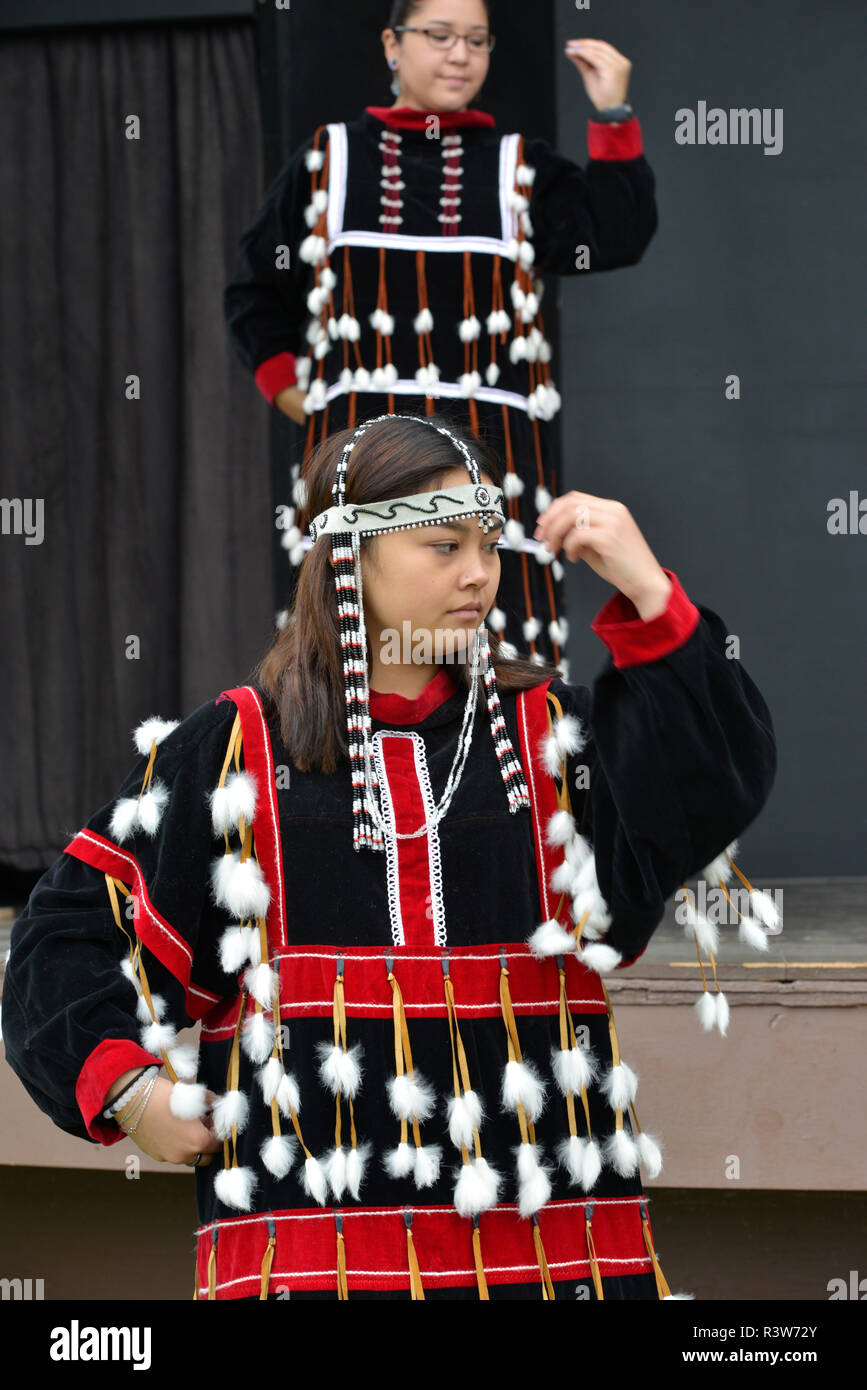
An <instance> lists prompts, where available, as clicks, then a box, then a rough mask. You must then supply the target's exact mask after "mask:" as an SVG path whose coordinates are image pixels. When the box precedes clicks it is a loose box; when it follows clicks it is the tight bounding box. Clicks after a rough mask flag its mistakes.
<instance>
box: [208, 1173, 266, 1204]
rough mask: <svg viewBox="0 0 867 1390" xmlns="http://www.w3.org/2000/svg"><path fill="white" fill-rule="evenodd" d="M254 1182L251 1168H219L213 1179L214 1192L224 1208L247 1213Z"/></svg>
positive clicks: (251, 1199) (251, 1200) (254, 1175)
mask: <svg viewBox="0 0 867 1390" xmlns="http://www.w3.org/2000/svg"><path fill="white" fill-rule="evenodd" d="M256 1181H257V1179H256V1174H255V1173H254V1171H253V1169H252V1168H221V1169H220V1171H219V1173H218V1174H217V1176H216V1177H215V1178H214V1191H215V1192H216V1194H217V1196H218V1198H219V1199H220V1201H221V1202H222V1203H223V1204H224V1205H225V1206H227V1207H235V1209H236V1210H237V1211H249V1210H250V1207H251V1206H252V1202H253V1192H254V1190H255V1188H256Z"/></svg>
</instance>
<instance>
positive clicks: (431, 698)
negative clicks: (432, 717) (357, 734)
mask: <svg viewBox="0 0 867 1390" xmlns="http://www.w3.org/2000/svg"><path fill="white" fill-rule="evenodd" d="M456 690H457V685H456V683H455V681H454V680H453V679H452V677H451V674H450V672H449V669H448V667H447V666H441V667H440V669H439V670H438V671H437V673H436V675H435V676H434V677H433V678H432V679H431V680H429V681H428V683H427V685H426V686H425V688H424V690H423V691H422V692H421V694H420V695H417V696H416V698H415V699H414V700H410V699H407V697H406V696H405V695H396V694H383V693H382V692H381V691H379V690H373V689H372V688H371V691H370V717H371V719H378V720H380V721H381V722H382V723H384V724H418V723H419V722H420V721H421V720H422V719H426V718H427V716H428V715H429V714H431V713H432V712H433V711H434V710H435V709H439V707H440V705H442V704H445V702H446V700H449V699H451V697H452V695H454V694H455V691H456Z"/></svg>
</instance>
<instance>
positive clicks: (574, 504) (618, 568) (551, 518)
mask: <svg viewBox="0 0 867 1390" xmlns="http://www.w3.org/2000/svg"><path fill="white" fill-rule="evenodd" d="M533 535H534V537H535V539H536V540H538V541H543V542H544V543H545V545H546V547H547V548H548V550H550V551H551V552H552V554H554V555H556V554H557V553H558V551H559V550H560V548H561V547H562V549H563V552H564V555H565V557H566V559H567V560H572V561H573V562H575V563H577V562H578V561H579V560H584V561H586V563H587V564H588V565H589V566H590V568H591V569H592V570H595V571H596V573H597V574H598V575H599V576H600V578H601V579H604V580H606V581H607V583H609V584H613V585H614V587H615V589H619V590H620V592H621V593H622V594H625V595H626V597H627V598H629V599H631V600H632V602H633V603H634V604H635V607H636V608H637V609H638V613H639V616H640V617H641V618H643V619H644V620H645V621H648V620H649V619H650V618H654V617H656V616H657V614H659V613H662V612H663V611H664V609H665V608H666V607H667V605H668V598H669V595H670V593H671V580H670V579H669V577H668V575H667V574H666V573H665V571H664V569H663V568H662V566H661V565H660V563H659V561H658V560H657V558H656V556H655V555H654V553H653V551H652V550H651V549H650V546H649V545H648V544H647V541H646V540H645V539H644V536H643V535H642V534H641V531H640V530H639V529H638V525H637V524H636V522H635V520H634V518H633V516H632V513H631V512H630V511H629V509H628V507H626V506H625V505H624V504H623V503H622V502H617V501H615V500H614V499H613V498H610V497H594V496H593V495H592V493H589V492H566V493H564V494H563V496H562V497H555V498H554V501H553V502H552V503H551V505H550V507H546V509H545V511H544V512H542V513H541V515H540V516H539V521H538V525H537V526H536V529H535V531H534V532H533Z"/></svg>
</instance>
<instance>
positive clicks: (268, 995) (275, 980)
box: [244, 961, 280, 1009]
mask: <svg viewBox="0 0 867 1390" xmlns="http://www.w3.org/2000/svg"><path fill="white" fill-rule="evenodd" d="M279 983H280V980H279V976H278V975H277V972H276V971H275V970H272V969H271V967H270V965H266V964H265V963H264V961H263V962H262V964H261V965H251V966H250V968H249V969H248V970H245V972H244V987H245V989H247V990H248V991H249V992H250V994H252V996H253V998H254V999H255V1000H256V1002H257V1003H258V1004H261V1005H262V1007H263V1008H265V1009H270V1008H271V1006H272V1004H273V1003H274V994H275V992H276V990H277V988H278V986H279Z"/></svg>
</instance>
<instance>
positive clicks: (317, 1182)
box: [301, 1154, 328, 1207]
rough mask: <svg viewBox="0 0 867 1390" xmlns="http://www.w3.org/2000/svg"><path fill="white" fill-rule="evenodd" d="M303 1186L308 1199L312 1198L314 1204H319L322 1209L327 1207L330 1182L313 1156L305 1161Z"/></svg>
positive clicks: (302, 1170) (302, 1171)
mask: <svg viewBox="0 0 867 1390" xmlns="http://www.w3.org/2000/svg"><path fill="white" fill-rule="evenodd" d="M301 1185H302V1187H303V1188H304V1191H305V1192H306V1193H307V1195H308V1197H312V1198H313V1200H314V1202H318V1203H319V1205H320V1206H321V1207H324V1206H325V1203H326V1201H327V1200H328V1180H327V1178H326V1177H325V1174H324V1172H323V1171H322V1165H321V1164H320V1163H319V1162H318V1160H317V1159H315V1158H314V1157H313V1155H312V1154H311V1155H310V1157H309V1158H305V1160H304V1167H303V1168H302V1169H301Z"/></svg>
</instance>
